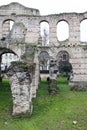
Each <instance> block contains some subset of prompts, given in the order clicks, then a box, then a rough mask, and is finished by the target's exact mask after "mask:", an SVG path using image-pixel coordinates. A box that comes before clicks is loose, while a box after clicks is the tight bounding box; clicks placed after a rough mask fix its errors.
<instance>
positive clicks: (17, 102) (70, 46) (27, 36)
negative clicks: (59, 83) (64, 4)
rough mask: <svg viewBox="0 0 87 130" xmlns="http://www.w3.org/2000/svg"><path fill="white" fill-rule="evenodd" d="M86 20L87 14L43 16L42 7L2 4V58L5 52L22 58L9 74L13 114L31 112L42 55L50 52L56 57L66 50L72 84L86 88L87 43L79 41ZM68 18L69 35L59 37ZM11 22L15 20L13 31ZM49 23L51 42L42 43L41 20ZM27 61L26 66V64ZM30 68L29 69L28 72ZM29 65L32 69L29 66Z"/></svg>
mask: <svg viewBox="0 0 87 130" xmlns="http://www.w3.org/2000/svg"><path fill="white" fill-rule="evenodd" d="M84 19H87V12H85V13H62V14H53V15H47V16H41V15H40V13H39V10H37V9H32V8H27V7H24V6H22V5H21V4H19V3H11V4H8V5H4V6H1V7H0V57H1V56H2V54H4V53H14V54H16V55H17V56H18V57H19V58H20V61H21V65H20V63H13V69H12V67H10V70H9V71H8V77H9V79H10V83H11V90H12V96H13V115H18V114H22V113H23V114H25V115H26V114H27V113H28V112H30V111H31V104H32V98H33V97H36V90H37V88H38V81H39V59H38V57H39V54H40V53H41V52H42V51H46V52H48V54H49V56H50V57H52V58H53V59H55V60H57V61H58V60H59V59H58V54H59V53H60V52H62V51H65V52H67V53H68V54H69V62H70V63H71V65H72V68H73V76H72V78H71V80H70V85H71V86H73V85H77V86H78V87H79V86H80V87H87V43H86V42H81V41H80V23H81V21H83V20H84ZM62 20H63V21H66V22H67V23H68V25H69V38H68V39H66V40H65V41H59V40H58V39H57V34H56V33H57V32H56V30H57V29H56V28H57V24H58V22H60V21H62ZM10 21H13V22H14V25H13V27H12V29H11V30H10ZM43 21H46V22H47V23H48V24H49V30H50V33H49V44H45V45H43V44H41V36H40V23H41V22H43ZM25 63H26V65H27V67H25V66H26V65H24V64H25ZM25 68H27V69H28V70H29V71H27V70H26V69H25ZM29 68H30V69H29Z"/></svg>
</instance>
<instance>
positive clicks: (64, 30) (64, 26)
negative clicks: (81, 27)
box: [57, 20, 69, 41]
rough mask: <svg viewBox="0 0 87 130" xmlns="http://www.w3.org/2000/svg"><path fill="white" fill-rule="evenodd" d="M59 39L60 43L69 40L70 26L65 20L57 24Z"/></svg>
mask: <svg viewBox="0 0 87 130" xmlns="http://www.w3.org/2000/svg"><path fill="white" fill-rule="evenodd" d="M57 38H58V40H59V41H64V40H67V39H68V38H69V25H68V23H67V22H66V21H64V20H62V21H60V22H58V24H57Z"/></svg>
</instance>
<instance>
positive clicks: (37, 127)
mask: <svg viewBox="0 0 87 130" xmlns="http://www.w3.org/2000/svg"><path fill="white" fill-rule="evenodd" d="M58 86H59V91H58V93H57V94H56V95H53V96H51V95H49V94H48V87H47V83H46V81H45V80H44V81H41V83H40V85H39V89H38V91H37V98H36V99H33V104H34V110H33V114H32V116H31V117H30V118H20V119H18V118H12V116H11V112H12V96H11V91H10V85H9V83H8V81H7V80H3V83H2V84H0V130H87V92H76V91H70V88H69V86H68V83H67V80H66V78H61V77H59V78H58ZM73 121H77V124H73Z"/></svg>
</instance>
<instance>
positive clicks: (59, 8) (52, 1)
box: [0, 0, 87, 15]
mask: <svg viewBox="0 0 87 130" xmlns="http://www.w3.org/2000/svg"><path fill="white" fill-rule="evenodd" d="M11 2H19V3H20V4H22V5H24V6H27V7H30V8H36V9H39V10H40V14H41V15H47V14H58V13H63V12H80V13H82V12H86V11H87V0H15V1H14V0H1V1H0V5H6V4H9V3H11Z"/></svg>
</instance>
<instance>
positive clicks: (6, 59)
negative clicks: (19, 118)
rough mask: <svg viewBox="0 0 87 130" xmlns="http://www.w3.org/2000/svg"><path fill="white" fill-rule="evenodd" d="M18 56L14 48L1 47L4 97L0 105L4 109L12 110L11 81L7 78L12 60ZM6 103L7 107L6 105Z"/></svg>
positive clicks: (0, 85)
mask: <svg viewBox="0 0 87 130" xmlns="http://www.w3.org/2000/svg"><path fill="white" fill-rule="evenodd" d="M16 57H17V55H16V54H15V53H14V52H13V51H12V50H10V49H7V48H0V95H1V97H2V98H1V100H2V102H1V104H0V106H2V108H3V110H4V109H7V110H10V111H12V105H13V102H12V100H13V97H12V88H11V84H10V83H9V78H7V76H6V74H7V71H8V70H7V68H8V66H9V64H10V62H11V61H13V60H16V59H15V58H16ZM17 60H18V59H17ZM2 92H3V93H2ZM5 103H6V108H5V107H4V104H5Z"/></svg>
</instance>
